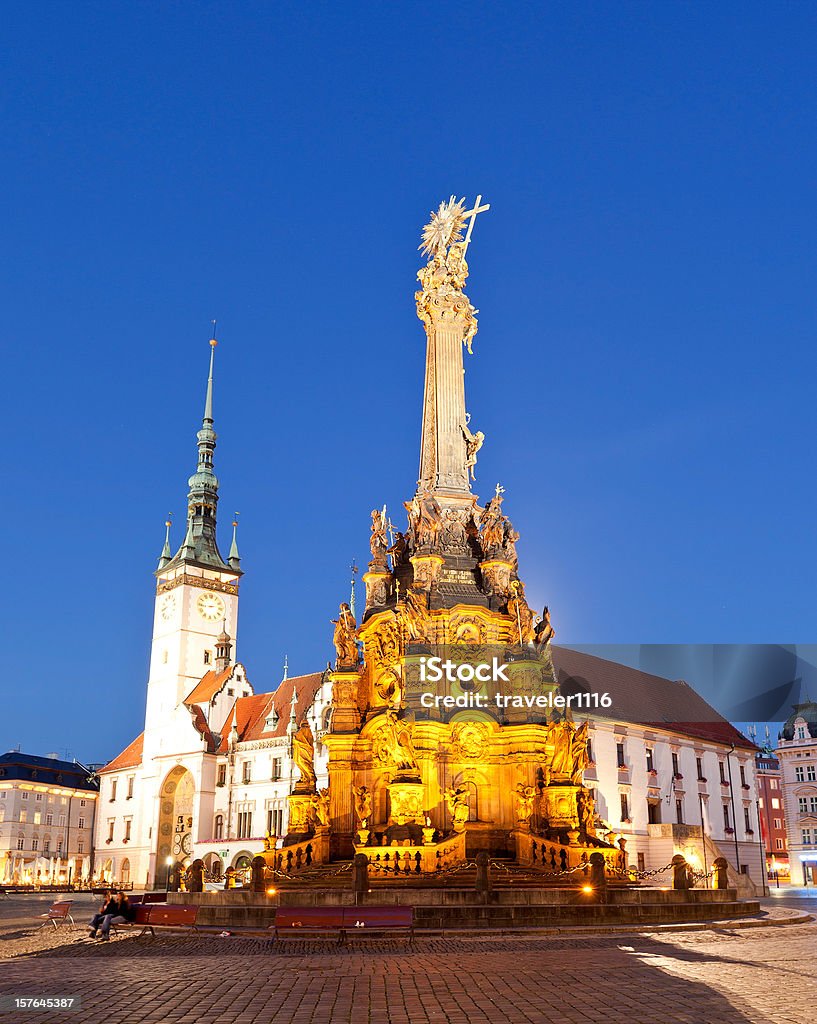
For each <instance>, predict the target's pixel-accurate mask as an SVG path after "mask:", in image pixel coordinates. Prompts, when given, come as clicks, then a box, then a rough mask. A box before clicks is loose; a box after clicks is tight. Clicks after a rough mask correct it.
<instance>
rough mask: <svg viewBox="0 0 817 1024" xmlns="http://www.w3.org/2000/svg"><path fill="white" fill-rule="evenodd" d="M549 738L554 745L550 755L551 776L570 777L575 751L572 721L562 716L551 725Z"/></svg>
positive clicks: (557, 777) (557, 778) (558, 777)
mask: <svg viewBox="0 0 817 1024" xmlns="http://www.w3.org/2000/svg"><path fill="white" fill-rule="evenodd" d="M548 739H549V740H550V743H551V745H552V747H553V753H552V754H551V757H550V771H551V776H555V777H556V779H555V780H554V781H556V780H559V779H562V780H563V779H566V778H568V777H569V776H570V775H571V774H572V771H573V752H572V747H571V741H572V739H573V727H572V725H571V723H570V722H569V721H568V720H567V719H566V718H562V719H560V720H559V721H558V722H554V723H553V725H551V727H550V730H549V732H548Z"/></svg>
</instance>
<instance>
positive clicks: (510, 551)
mask: <svg viewBox="0 0 817 1024" xmlns="http://www.w3.org/2000/svg"><path fill="white" fill-rule="evenodd" d="M518 540H519V534H518V533H517V531H516V530H515V529H514V528H513V526H511V521H510V519H508V518H507V517H506V519H505V532H504V534H503V537H502V560H503V561H504V562H508V563H509V565H510V567H511V571H512V572H516V570H517V569H518V568H519V556H518V555H517V553H516V542H517V541H518Z"/></svg>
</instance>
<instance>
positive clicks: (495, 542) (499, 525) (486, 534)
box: [479, 494, 505, 558]
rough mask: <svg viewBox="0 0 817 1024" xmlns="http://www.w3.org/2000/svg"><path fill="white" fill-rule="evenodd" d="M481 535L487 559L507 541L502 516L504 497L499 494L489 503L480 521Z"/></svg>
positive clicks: (503, 517)
mask: <svg viewBox="0 0 817 1024" xmlns="http://www.w3.org/2000/svg"><path fill="white" fill-rule="evenodd" d="M479 534H480V541H481V542H482V550H483V552H484V554H485V557H486V558H489V557H491V555H492V554H494V553H495V552H496V550H497V549H498V548H501V547H502V544H503V542H504V540H505V516H503V515H502V495H501V494H497V495H495V496H494V497H493V498H491V500H490V501H489V502H488V504H487V505H486V506H485V508H484V509H483V511H482V515H481V516H480V520H479Z"/></svg>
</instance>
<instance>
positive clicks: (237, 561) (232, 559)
mask: <svg viewBox="0 0 817 1024" xmlns="http://www.w3.org/2000/svg"><path fill="white" fill-rule="evenodd" d="M240 515H241V513H240V512H233V542H232V544H231V545H230V553H229V555H227V561H228V563H229V565H230V568H231V569H238V568H239V567H240V565H241V555H239V553H238V538H237V536H236V531H237V530H238V517H239V516H240Z"/></svg>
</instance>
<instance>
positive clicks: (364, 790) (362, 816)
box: [352, 786, 372, 828]
mask: <svg viewBox="0 0 817 1024" xmlns="http://www.w3.org/2000/svg"><path fill="white" fill-rule="evenodd" d="M352 792H353V793H354V795H355V814H356V815H357V818H358V821H359V822H360V823H361V825H362V827H363V828H366V823H367V822H368V821H369V820H370V819H371V817H372V794H371V793H370V792H369V787H368V786H353V787H352Z"/></svg>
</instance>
